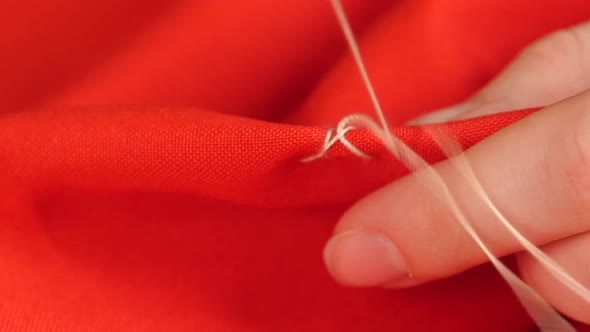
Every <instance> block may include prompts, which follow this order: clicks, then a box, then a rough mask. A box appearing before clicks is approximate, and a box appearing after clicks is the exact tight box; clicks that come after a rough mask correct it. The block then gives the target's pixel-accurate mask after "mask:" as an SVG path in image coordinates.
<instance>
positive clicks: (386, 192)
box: [324, 23, 590, 324]
mask: <svg viewBox="0 0 590 332" xmlns="http://www.w3.org/2000/svg"><path fill="white" fill-rule="evenodd" d="M542 105H551V106H549V107H547V108H545V109H543V110H541V111H539V112H537V113H535V114H533V115H531V116H529V117H527V118H525V119H524V120H522V121H520V122H518V123H516V124H514V125H512V126H509V127H508V128H506V129H504V130H501V131H500V132H498V133H497V134H495V135H493V136H491V137H489V138H488V139H486V140H484V141H482V142H481V143H480V144H478V145H476V146H474V147H473V148H471V149H469V150H468V151H466V152H465V156H466V157H467V158H468V159H469V161H470V163H471V166H472V167H473V168H474V171H475V173H476V174H477V175H478V177H479V180H480V181H481V183H482V185H483V187H484V188H485V189H486V191H487V192H488V194H489V195H490V196H491V198H492V200H493V201H494V203H495V204H496V205H497V206H498V207H499V209H500V210H502V211H503V212H504V214H505V215H507V216H508V217H509V219H510V220H511V221H512V222H513V223H514V226H515V227H516V228H517V229H518V230H520V231H521V232H522V233H523V234H524V235H525V236H526V237H527V238H528V239H529V240H531V241H532V242H533V243H535V244H536V245H538V246H540V247H541V249H542V250H543V251H545V252H546V253H547V254H548V255H549V256H551V257H552V258H553V259H554V260H555V261H557V263H559V264H560V265H561V266H563V267H564V269H565V270H567V271H568V272H569V273H570V274H571V275H572V276H573V277H574V278H575V279H577V280H578V281H580V282H581V283H582V284H584V285H585V286H587V287H590V23H586V24H582V25H579V26H576V27H573V28H571V29H568V30H563V31H559V32H556V33H554V34H552V35H550V36H548V37H546V38H544V39H542V40H540V41H539V42H537V43H535V44H533V45H532V46H530V47H529V48H527V49H526V50H525V51H523V52H522V53H521V54H520V55H519V56H518V57H517V58H516V59H515V60H514V62H513V63H512V64H510V65H509V66H508V67H507V68H506V69H505V71H504V72H503V73H501V74H500V75H499V76H498V77H497V78H496V79H494V80H493V81H492V82H490V83H489V84H488V85H487V86H486V87H485V88H484V89H482V90H481V91H480V92H478V93H477V94H476V95H475V96H474V97H472V98H471V99H470V100H468V101H467V102H465V103H463V104H461V105H458V106H455V107H451V108H448V109H445V110H443V111H440V112H435V113H432V114H429V115H427V116H425V117H422V118H420V119H417V120H415V121H414V122H413V123H415V124H425V123H434V122H447V121H452V120H456V119H465V118H470V117H475V116H481V115H485V114H490V113H497V112H502V111H509V110H514V109H523V108H528V107H536V106H542ZM435 167H436V169H437V171H438V172H440V174H441V175H442V176H443V178H445V180H447V182H448V184H449V187H450V188H451V190H452V191H453V192H454V193H456V198H457V200H458V201H459V202H461V205H462V206H464V207H466V211H464V212H465V214H466V215H468V216H470V217H471V218H470V219H471V220H472V221H473V223H474V226H475V228H476V229H477V230H478V232H479V233H480V234H482V237H483V238H484V240H485V241H486V243H487V244H489V246H490V247H491V249H492V250H493V251H494V252H495V253H496V254H498V255H508V254H513V253H515V254H516V256H517V262H518V265H519V270H520V273H521V275H522V277H523V279H524V280H525V281H526V282H527V283H528V284H529V285H531V286H532V287H533V288H535V289H536V290H537V291H538V292H539V293H540V294H541V295H542V296H543V297H544V298H545V299H546V300H547V301H548V302H549V303H550V304H551V305H553V306H554V307H555V308H556V309H558V310H559V311H561V312H562V313H564V314H566V315H568V316H570V317H572V318H574V319H576V320H579V321H582V322H585V323H589V324H590V304H589V303H586V302H584V301H582V299H580V298H578V297H577V296H576V295H575V294H572V293H571V291H569V290H568V289H567V288H565V287H564V286H562V285H560V284H559V283H558V282H557V281H556V280H555V278H554V277H553V276H552V275H551V274H550V273H549V272H547V271H546V270H545V269H544V268H543V267H542V266H540V265H539V264H538V263H537V261H535V260H534V259H532V258H531V257H530V256H529V255H528V254H525V253H522V252H520V251H521V247H520V246H519V244H518V243H517V241H516V240H515V239H514V238H513V237H512V236H511V235H509V233H508V232H507V230H506V229H505V228H504V227H503V226H502V225H501V224H500V223H498V222H497V221H496V220H494V219H493V216H492V215H491V214H490V213H487V211H486V207H485V206H484V205H483V204H481V203H480V202H479V201H478V198H477V197H476V196H475V195H472V194H471V191H470V189H469V187H468V184H467V183H466V182H464V181H462V180H461V179H460V178H458V177H457V176H454V167H453V166H452V165H451V164H450V163H449V162H442V163H439V164H437V165H436V166H435ZM408 207H412V208H408ZM519 252H520V253H519ZM324 256H325V260H326V265H327V267H328V270H329V271H330V273H331V274H332V275H333V276H334V278H335V279H336V280H337V281H339V282H340V283H342V284H344V285H349V286H386V287H394V288H396V287H411V286H415V285H419V284H422V283H425V282H429V281H432V280H436V279H440V278H445V277H449V276H452V275H454V274H457V273H460V272H462V271H465V270H467V269H469V268H471V267H474V266H476V265H479V264H482V263H484V262H486V256H485V255H484V253H483V252H482V251H481V249H480V248H479V247H478V246H477V245H476V244H475V242H474V241H473V240H472V239H471V237H469V235H468V234H467V233H466V232H464V230H463V229H462V228H461V226H460V225H459V224H458V223H457V222H456V221H455V219H454V217H453V215H452V214H451V213H450V211H449V210H448V208H447V207H446V206H445V205H444V203H442V202H440V201H438V200H437V199H436V198H435V197H433V196H431V195H430V194H429V193H428V189H426V188H424V187H423V186H422V185H421V184H420V183H419V182H418V181H416V179H415V178H414V177H412V176H407V177H405V178H402V179H400V180H399V181H396V182H394V183H391V184H389V185H387V186H385V187H383V188H381V189H380V190H378V191H376V192H374V193H372V194H370V195H369V196H367V197H366V198H364V199H362V200H361V201H359V202H358V203H357V204H355V205H354V206H353V207H352V208H351V209H350V210H349V211H348V212H347V213H346V214H345V215H344V216H343V217H342V219H341V220H340V222H339V223H338V225H337V227H336V230H335V235H334V237H333V238H332V239H331V240H330V241H329V242H328V244H327V245H326V248H325V252H324Z"/></svg>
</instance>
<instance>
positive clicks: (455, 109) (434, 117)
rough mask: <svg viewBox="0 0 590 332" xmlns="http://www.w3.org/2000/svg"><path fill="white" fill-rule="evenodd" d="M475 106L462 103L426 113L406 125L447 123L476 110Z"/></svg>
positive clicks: (469, 103)
mask: <svg viewBox="0 0 590 332" xmlns="http://www.w3.org/2000/svg"><path fill="white" fill-rule="evenodd" d="M477 106H478V104H477V103H475V102H473V101H468V102H464V103H461V104H457V105H454V106H451V107H447V108H443V109H440V110H437V111H433V112H430V113H427V114H425V115H423V116H421V117H419V118H416V119H414V120H412V121H410V122H408V123H407V124H408V125H412V126H416V125H428V124H436V123H443V122H448V121H450V120H452V119H454V118H456V117H458V116H459V115H461V114H463V113H465V112H467V111H470V110H472V109H474V108H477Z"/></svg>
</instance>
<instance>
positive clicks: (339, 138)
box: [301, 121, 371, 163]
mask: <svg viewBox="0 0 590 332" xmlns="http://www.w3.org/2000/svg"><path fill="white" fill-rule="evenodd" d="M354 129H355V128H354V127H352V126H345V125H343V124H342V121H340V123H339V124H338V127H337V128H336V135H334V137H332V135H333V134H334V130H333V129H330V130H328V132H327V133H326V138H325V139H324V145H322V148H321V149H320V151H319V152H318V153H316V154H315V155H313V156H309V157H307V158H303V159H301V162H304V163H308V162H311V161H314V160H317V159H320V158H323V157H324V156H325V155H326V154H327V153H328V151H329V150H330V148H332V146H334V145H335V144H336V143H338V142H340V143H341V144H342V145H344V146H345V147H346V148H347V149H348V150H349V151H350V152H351V153H352V154H354V155H355V156H357V157H359V158H362V159H370V158H371V157H370V156H369V155H367V154H366V153H364V152H363V151H361V150H360V149H359V148H357V147H356V146H354V144H352V143H351V142H350V141H349V140H348V139H346V134H347V133H348V132H349V131H351V130H354Z"/></svg>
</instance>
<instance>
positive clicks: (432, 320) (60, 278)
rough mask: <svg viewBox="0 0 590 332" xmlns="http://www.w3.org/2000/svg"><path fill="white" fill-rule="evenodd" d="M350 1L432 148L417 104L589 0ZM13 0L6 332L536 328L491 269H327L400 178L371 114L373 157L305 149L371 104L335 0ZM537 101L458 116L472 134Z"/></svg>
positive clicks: (446, 97)
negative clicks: (357, 205)
mask: <svg viewBox="0 0 590 332" xmlns="http://www.w3.org/2000/svg"><path fill="white" fill-rule="evenodd" d="M345 5H346V8H347V11H348V13H349V15H350V17H351V19H352V22H353V25H354V27H355V31H357V33H358V36H359V39H360V42H361V47H362V49H363V53H364V55H365V57H366V60H367V63H368V67H369V70H370V71H371V74H372V76H373V78H374V81H375V85H376V87H377V90H378V94H379V96H380V98H381V101H382V103H383V106H384V109H385V110H386V112H387V116H388V119H389V120H390V121H391V123H392V124H393V125H394V126H396V127H395V128H394V131H395V133H396V134H397V135H399V136H400V137H401V138H402V139H403V140H404V141H405V142H407V143H408V144H409V145H410V146H411V147H412V148H414V149H416V151H418V152H419V153H420V154H421V155H422V156H423V157H424V158H425V159H427V160H428V161H429V162H436V161H440V160H442V159H443V158H444V155H443V154H442V153H441V151H440V150H439V149H438V148H437V147H436V145H435V144H434V142H433V141H432V140H431V139H430V138H429V137H428V135H427V134H425V133H424V132H423V131H422V130H421V129H420V128H417V127H405V126H402V124H403V123H404V122H405V121H406V120H408V119H410V118H412V117H415V116H417V115H419V114H422V113H425V112H427V111H430V110H433V109H435V108H438V107H442V106H445V105H448V104H451V103H454V102H458V101H460V100H462V99H463V98H465V97H467V96H468V95H469V94H470V93H472V92H473V91H475V90H476V89H477V88H479V87H481V85H482V84H484V83H485V82H486V81H487V80H489V79H490V78H491V77H492V76H493V75H494V74H496V73H497V72H498V71H499V70H500V69H501V68H502V66H504V65H505V64H506V63H507V61H509V60H510V59H511V58H512V57H513V56H514V55H515V53H516V52H518V51H519V50H520V49H522V47H524V46H525V45H526V44H528V43H530V42H531V41H532V40H534V39H535V38H537V37H539V36H541V35H543V34H545V33H547V32H549V31H552V30H554V29H557V28H561V27H566V26H568V25H571V24H574V23H577V22H580V21H582V20H585V19H588V18H590V2H588V1H586V0H568V1H561V0H559V1H558V0H550V1H545V2H544V3H543V5H542V6H540V5H539V4H538V2H536V1H532V0H514V1H510V2H497V1H491V0H485V1H477V2H475V1H468V0H454V1H451V0H443V1H438V0H437V1H427V0H420V1H413V0H406V1H393V0H391V1H387V0H377V1H362V0H350V1H345ZM4 7H5V8H4V14H5V15H4V16H5V17H3V18H2V20H0V48H1V49H2V50H3V51H2V55H0V72H2V73H3V75H2V77H0V96H2V97H1V99H0V102H2V105H3V106H4V107H3V111H2V113H0V183H1V184H2V188H3V195H1V197H0V331H27V332H39V331H92V332H95V331H142V332H143V331H236V332H237V331H273V332H274V331H398V330H404V331H498V330H501V331H526V330H527V329H529V328H531V327H532V323H531V321H530V319H529V318H528V317H527V315H526V313H525V312H524V311H523V310H522V308H521V307H520V305H519V304H518V302H517V301H516V299H515V298H514V296H513V295H512V294H511V292H510V290H509V289H508V288H507V286H506V285H505V284H504V283H503V281H502V280H501V279H500V278H499V277H498V275H497V274H496V272H495V271H494V270H493V269H491V268H490V267H489V266H482V267H480V268H477V269H474V270H472V271H470V272H467V273H465V274H463V275H460V276H457V277H454V278H451V279H449V280H444V281H440V282H436V283H433V284H430V285H426V286H422V287H418V288H415V289H408V290H401V291H391V290H388V291H384V290H374V289H373V290H360V289H345V288H342V287H340V286H337V285H336V284H335V283H334V282H333V281H332V280H331V279H330V278H329V276H328V274H327V273H326V272H325V269H324V267H323V264H322V260H321V252H322V246H323V244H324V243H325V241H326V239H327V238H328V236H329V234H330V232H331V229H332V227H333V226H334V225H335V223H336V221H337V220H338V217H339V216H340V215H341V213H342V212H343V211H344V210H345V209H346V208H347V207H348V206H350V205H351V204H353V203H354V201H355V200H357V199H359V198H360V197H362V196H363V195H366V194H367V193H369V192H371V191H372V190H374V189H376V188H378V187H380V186H382V185H384V184H386V183H388V182H390V181H393V180H395V179H397V178H399V177H401V176H403V175H405V174H407V170H406V169H404V168H403V167H402V165H401V164H400V163H398V162H397V161H396V160H395V159H394V158H393V157H392V156H390V155H389V154H387V153H386V151H385V150H384V149H383V148H382V147H381V145H380V144H379V143H378V141H377V140H376V139H375V138H374V137H373V136H371V135H370V134H369V133H367V132H364V131H362V130H360V131H353V132H351V133H350V134H349V135H348V137H349V139H350V140H351V141H352V142H353V143H354V144H355V146H357V147H358V148H359V149H361V150H362V151H364V152H365V153H367V154H369V155H371V156H372V157H373V158H372V159H371V160H369V161H367V160H362V159H359V158H358V157H357V156H355V155H353V154H352V153H350V151H348V150H347V149H346V148H345V147H343V146H342V145H338V144H337V145H335V146H334V147H333V148H332V149H331V150H330V151H329V153H328V156H327V157H326V158H322V159H319V160H315V161H313V162H310V163H303V162H301V159H302V158H304V157H307V156H310V155H313V154H314V153H316V152H317V151H318V150H319V149H320V148H321V146H322V144H323V141H324V138H325V135H326V133H327V129H329V128H330V127H333V126H335V125H336V123H337V122H338V121H339V120H340V118H341V117H343V116H345V115H348V114H351V113H357V112H364V113H368V112H371V108H370V103H369V100H368V98H367V96H366V94H365V90H364V89H363V86H362V83H361V81H360V79H359V76H358V74H357V72H356V68H355V67H354V64H353V63H352V61H351V59H350V57H349V56H348V54H347V49H346V46H345V43H344V41H343V39H342V34H341V32H340V31H339V28H338V26H337V24H336V21H335V18H334V17H333V13H332V12H331V9H330V5H329V3H328V2H327V1H317V0H304V1H270V0H256V1H238V0H215V1H214V0H203V1H194V2H192V1H181V0H176V1H164V0H157V1H126V2H120V1H114V0H106V1H84V2H78V1H71V0H52V1H33V0H24V1H8V3H6V4H4ZM539 106H543V105H539ZM531 112H534V110H523V111H514V112H509V113H504V114H499V115H493V116H487V117H483V118H478V119H473V120H468V121H461V122H456V123H453V124H451V125H450V128H451V131H452V132H453V133H454V134H455V135H456V137H458V138H459V140H460V141H461V143H462V144H463V145H464V146H465V147H466V148H467V147H469V146H472V145H474V144H476V143H477V142H479V141H481V140H482V139H484V138H485V137H487V136H489V135H491V134H493V133H494V132H496V131H498V130H500V129H501V128H503V127H505V126H508V125H510V124H511V123H514V122H515V121H518V120H520V119H522V118H523V117H525V116H527V115H528V114H530V113H531ZM416 204H417V206H418V204H419V202H417V203H416ZM408 208H411V207H408ZM583 329H584V327H581V326H580V330H583ZM589 330H590V329H589Z"/></svg>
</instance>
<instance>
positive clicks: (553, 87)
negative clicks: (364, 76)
mask: <svg viewBox="0 0 590 332" xmlns="http://www.w3.org/2000/svg"><path fill="white" fill-rule="evenodd" d="M588 59H590V21H589V22H586V23H584V24H580V25H577V26H574V27H571V28H569V29H564V30H560V31H557V32H554V33H552V34H550V35H548V36H547V37H545V38H542V39H541V40H539V41H537V42H535V43H533V44H532V45H531V46H529V47H527V48H526V49H525V50H524V51H522V52H521V53H520V54H519V55H518V56H517V57H516V58H515V60H514V61H512V63H510V64H509V65H508V66H507V67H506V68H505V69H504V70H503V71H502V73H500V74H499V75H498V76H497V77H496V78H495V79H493V80H492V81H490V82H489V83H488V84H487V85H486V86H485V87H484V88H483V89H481V90H480V91H479V92H477V93H476V94H475V95H474V96H472V97H471V98H470V99H469V100H468V101H467V102H466V103H462V104H460V105H457V106H452V107H449V108H447V109H444V110H441V111H437V112H433V113H430V114H427V115H425V116H423V117H420V118H418V119H416V120H414V121H412V122H411V124H427V123H442V122H447V121H450V120H456V119H467V118H473V117H478V116H482V115H486V114H492V113H498V112H505V111H510V110H515V109H524V108H529V107H537V106H545V105H550V104H553V103H556V102H558V101H560V100H563V99H566V98H568V97H571V96H574V95H576V94H578V93H581V92H582V91H585V90H587V89H589V88H590V62H589V61H588Z"/></svg>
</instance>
